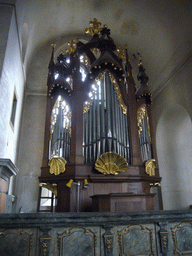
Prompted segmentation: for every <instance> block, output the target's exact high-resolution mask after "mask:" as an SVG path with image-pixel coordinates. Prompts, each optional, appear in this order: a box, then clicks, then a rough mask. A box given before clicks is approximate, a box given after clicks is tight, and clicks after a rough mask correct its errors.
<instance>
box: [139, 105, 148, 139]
mask: <svg viewBox="0 0 192 256" xmlns="http://www.w3.org/2000/svg"><path fill="white" fill-rule="evenodd" d="M144 117H146V119H147V130H148V136H149V139H150V141H151V134H150V125H149V117H148V114H147V107H146V105H145V104H143V105H141V106H140V107H139V109H138V111H137V126H138V133H139V137H140V135H141V132H142V130H143V122H142V121H143V118H144Z"/></svg>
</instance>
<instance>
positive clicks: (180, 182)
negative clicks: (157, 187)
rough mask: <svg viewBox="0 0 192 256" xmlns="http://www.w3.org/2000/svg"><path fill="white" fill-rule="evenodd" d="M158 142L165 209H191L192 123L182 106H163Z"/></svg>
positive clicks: (158, 125)
mask: <svg viewBox="0 0 192 256" xmlns="http://www.w3.org/2000/svg"><path fill="white" fill-rule="evenodd" d="M156 142H157V155H158V161H159V170H160V176H161V177H162V197H163V206H164V210H180V209H188V208H189V205H190V204H191V194H192V186H191V184H192V178H191V166H192V147H191V145H192V123H191V119H190V116H189V114H188V112H187V111H186V109H185V108H184V107H183V106H181V105H178V104H176V105H173V106H169V107H167V108H165V109H164V111H163V112H162V114H161V116H160V118H159V121H158V124H157V131H156Z"/></svg>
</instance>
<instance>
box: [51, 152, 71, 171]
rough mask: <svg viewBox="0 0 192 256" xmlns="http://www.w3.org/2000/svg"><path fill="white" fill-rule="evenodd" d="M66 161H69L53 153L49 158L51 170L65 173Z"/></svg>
mask: <svg viewBox="0 0 192 256" xmlns="http://www.w3.org/2000/svg"><path fill="white" fill-rule="evenodd" d="M66 163H67V161H66V160H65V159H64V158H63V157H60V156H57V155H53V156H52V157H51V159H50V160H49V166H50V170H49V172H50V173H51V174H55V175H59V174H60V173H63V172H64V171H65V165H66Z"/></svg>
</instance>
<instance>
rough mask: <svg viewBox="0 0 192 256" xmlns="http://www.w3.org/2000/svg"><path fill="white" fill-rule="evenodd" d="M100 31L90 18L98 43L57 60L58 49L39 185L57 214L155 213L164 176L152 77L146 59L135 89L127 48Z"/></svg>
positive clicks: (78, 46) (73, 47) (72, 46)
mask: <svg viewBox="0 0 192 256" xmlns="http://www.w3.org/2000/svg"><path fill="white" fill-rule="evenodd" d="M100 26H101V23H100V22H97V20H96V19H94V20H93V21H91V22H90V27H89V28H87V29H86V30H85V31H86V33H90V34H91V35H92V38H91V40H90V41H89V42H87V43H83V42H81V41H79V40H76V41H71V42H69V43H68V45H69V49H68V50H66V53H65V54H64V53H63V52H61V53H60V55H59V56H58V57H57V62H56V63H55V62H54V47H55V45H52V47H53V48H52V55H51V60H50V63H49V73H48V82H47V110H46V123H45V137H44V153H43V160H42V167H41V176H40V177H39V182H40V184H41V187H45V188H47V189H49V190H51V191H52V192H53V193H52V196H51V197H50V198H51V199H52V201H53V197H54V200H55V201H57V203H55V206H54V207H53V205H52V207H51V211H57V212H76V211H81V212H91V211H92V210H93V211H119V212H121V211H136V210H137V211H138V210H139V211H143V210H153V209H154V194H152V193H150V187H151V186H154V185H157V184H160V180H161V178H160V177H159V173H158V168H157V165H156V162H155V159H156V152H155V147H154V140H153V133H152V129H151V127H152V126H151V112H150V104H151V94H150V92H149V90H148V86H147V82H148V77H147V75H146V73H145V69H144V68H143V64H142V61H141V56H139V71H138V76H137V79H138V81H139V82H140V87H139V88H138V89H137V90H136V86H135V82H134V79H133V75H132V67H131V64H130V61H129V58H128V52H127V49H122V48H118V49H117V48H116V45H115V44H114V41H113V39H112V38H111V36H110V29H108V28H107V26H106V25H105V26H103V27H100ZM42 198H44V200H45V198H46V196H44V197H43V195H40V199H39V204H40V205H41V200H42ZM40 205H39V207H38V209H39V211H41V210H40V209H41V207H40ZM45 209H46V208H45ZM47 209H48V208H47ZM53 209H54V210H53ZM42 211H43V210H42Z"/></svg>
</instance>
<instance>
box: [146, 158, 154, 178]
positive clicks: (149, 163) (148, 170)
mask: <svg viewBox="0 0 192 256" xmlns="http://www.w3.org/2000/svg"><path fill="white" fill-rule="evenodd" d="M155 168H156V162H155V159H150V160H148V161H147V162H146V163H145V172H146V173H147V174H148V175H149V176H155Z"/></svg>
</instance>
